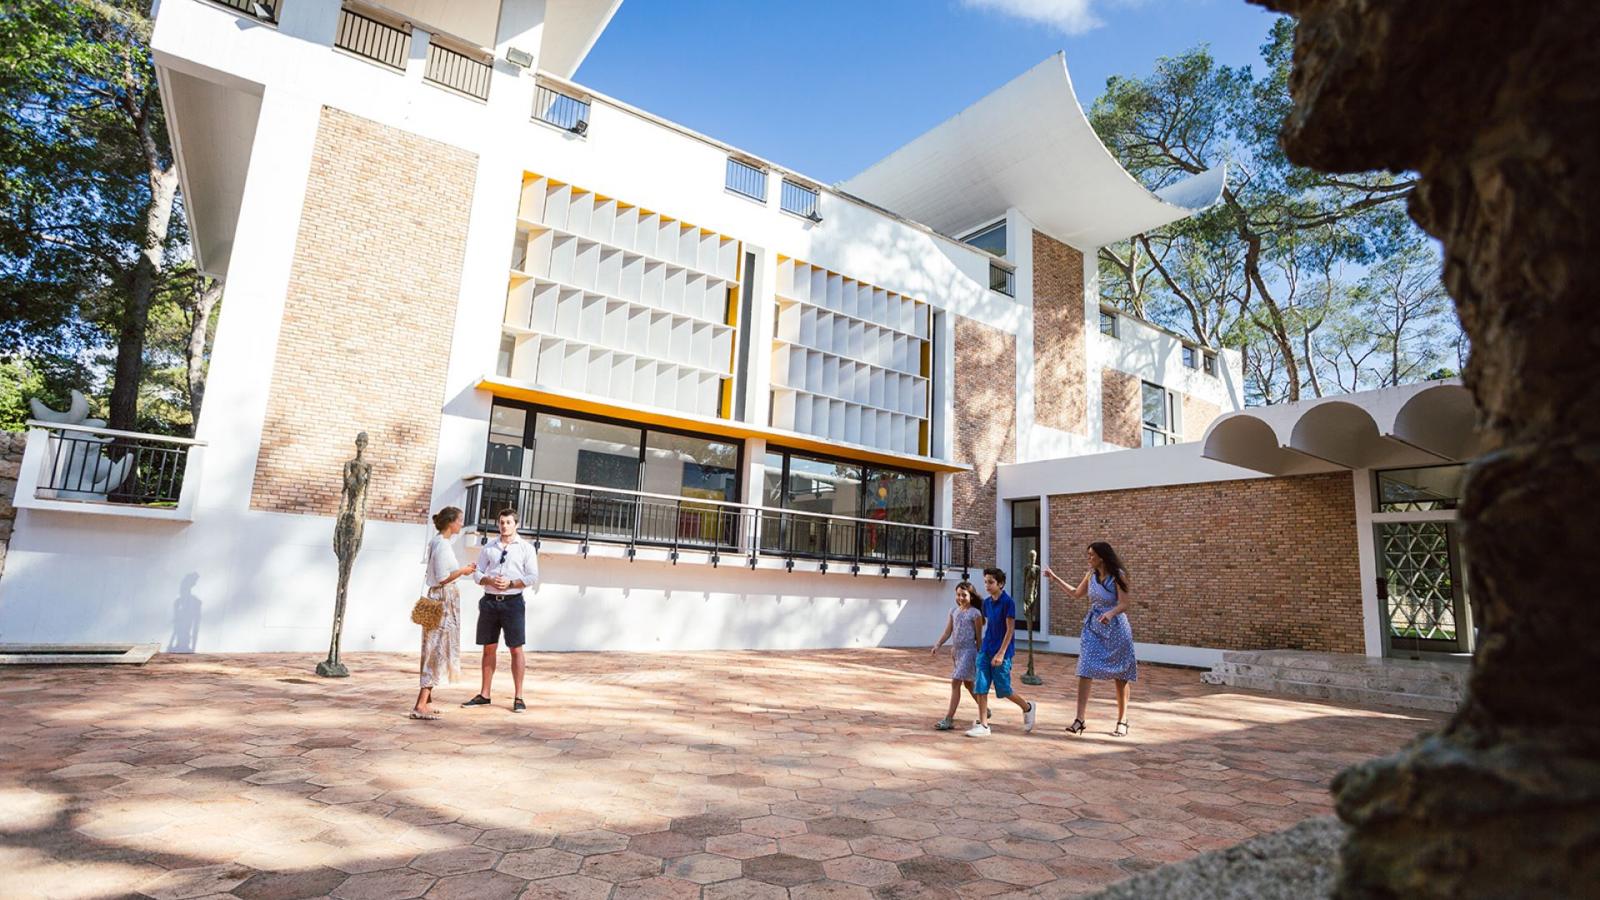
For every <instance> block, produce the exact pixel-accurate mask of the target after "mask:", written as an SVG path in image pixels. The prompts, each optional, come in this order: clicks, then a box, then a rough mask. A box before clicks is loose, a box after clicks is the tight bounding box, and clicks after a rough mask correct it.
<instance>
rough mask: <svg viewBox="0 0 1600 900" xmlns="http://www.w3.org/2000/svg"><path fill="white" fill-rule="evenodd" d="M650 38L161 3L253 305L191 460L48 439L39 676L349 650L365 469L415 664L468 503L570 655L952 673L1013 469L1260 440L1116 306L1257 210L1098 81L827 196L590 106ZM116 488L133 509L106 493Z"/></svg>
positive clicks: (1020, 92)
mask: <svg viewBox="0 0 1600 900" xmlns="http://www.w3.org/2000/svg"><path fill="white" fill-rule="evenodd" d="M617 6H618V0H466V2H450V3H446V2H442V0H388V2H383V3H368V2H354V0H350V2H344V3H340V2H336V0H259V2H243V0H164V2H162V3H161V4H160V8H159V12H158V15H157V17H156V24H155V31H154V36H153V41H152V43H153V47H154V52H155V57H156V62H157V67H158V74H159V78H160V84H161V90H162V97H163V101H164V105H165V108H166V112H167V122H168V124H169V128H170V133H171V137H172V143H173V146H174V148H175V152H176V154H177V158H178V165H179V170H180V172H181V175H182V182H183V192H184V202H185V208H186V210H187V212H188V215H189V218H190V222H191V226H192V232H193V244H194V253H195V256H196V259H197V260H198V262H199V265H200V267H201V268H202V270H203V271H205V272H207V273H209V274H211V275H214V276H217V277H219V278H222V279H225V283H226V291H225V295H224V301H223V307H222V313H221V317H220V322H219V325H218V330H217V336H216V342H215V346H214V349H213V354H212V363H211V369H210V377H209V383H208V386H207V391H206V402H205V408H204V410H203V412H202V415H201V417H200V421H199V423H198V429H197V436H196V439H195V440H194V441H192V442H189V441H171V440H167V439H163V438H158V437H154V436H149V435H121V434H108V433H106V432H105V431H104V429H97V428H93V427H91V426H85V425H73V424H70V423H67V424H63V423H59V422H39V423H36V425H35V427H34V429H33V430H32V431H31V432H30V434H29V436H28V443H27V449H26V454H25V458H24V463H23V472H22V477H21V479H20V480H19V483H18V486H17V490H16V497H15V506H16V507H17V518H16V522H15V528H14V532H13V535H12V538H11V542H10V547H9V552H8V554H7V556H6V557H5V563H4V565H5V569H4V573H3V577H0V642H145V641H156V642H160V643H161V644H162V645H163V646H164V647H166V648H167V649H170V650H202V651H222V650H226V651H240V650H302V651H303V650H316V649H319V648H320V647H322V646H325V644H326V640H327V635H328V629H329V621H330V611H331V606H332V600H333V592H334V582H335V571H336V562H335V558H334V555H333V552H332V548H331V533H332V528H333V517H334V513H335V511H336V508H337V504H338V500H339V490H340V488H339V479H340V472H341V466H342V464H343V461H344V460H345V459H347V458H348V457H349V456H351V455H352V453H353V451H354V445H353V439H354V437H355V434H356V433H357V432H366V433H367V434H368V435H369V436H370V438H371V446H370V448H369V450H368V451H367V456H366V458H367V460H368V461H370V462H371V463H372V464H373V466H374V469H373V480H372V485H371V488H370V491H369V498H368V522H367V525H366V530H365V538H364V543H363V546H362V549H361V551H360V555H359V557H358V558H357V560H356V563H355V570H354V579H353V582H352V585H351V591H350V597H351V600H350V609H349V612H348V619H347V624H346V627H345V644H344V645H345V647H346V649H352V650H360V649H411V648H414V647H415V644H416V632H415V626H413V625H411V624H410V623H409V622H408V621H407V618H406V611H407V610H408V609H409V605H410V602H411V600H412V599H413V598H414V596H415V594H416V592H417V588H418V587H419V585H420V578H421V556H422V550H423V547H424V542H425V537H426V535H427V534H428V531H427V528H428V526H427V524H426V523H427V517H426V514H427V513H428V512H430V511H432V510H436V509H438V508H441V507H444V506H448V505H455V506H460V507H463V508H464V509H465V510H466V514H467V517H468V521H469V523H470V524H472V525H474V526H478V525H483V526H484V527H492V525H491V524H490V523H492V519H493V517H494V514H495V512H496V511H497V510H499V509H500V508H502V507H506V506H510V507H513V508H515V509H517V510H518V511H519V513H520V515H521V520H522V526H523V529H524V532H525V534H527V535H528V536H529V537H530V538H531V539H536V540H537V541H538V542H539V549H540V554H541V562H542V569H543V584H542V585H541V587H540V589H539V591H538V594H537V597H536V598H535V599H534V600H533V601H532V602H531V604H530V613H531V614H530V617H529V619H530V637H529V645H530V646H531V647H533V648H535V649H549V650H567V649H587V648H625V649H641V650H642V649H670V648H685V649H689V648H707V647H752V648H754V647H775V648H777V647H818V646H863V645H880V644H900V645H904V644H914V643H920V642H922V641H925V640H928V639H930V638H931V637H932V636H933V635H934V634H936V633H937V631H938V629H939V627H940V624H941V620H942V618H943V615H944V611H945V608H946V606H947V605H948V602H949V594H950V590H951V587H952V584H953V579H955V578H958V577H960V576H961V575H962V574H964V573H967V572H971V571H975V570H976V569H977V568H980V567H981V566H983V565H989V564H999V565H1001V566H1002V567H1011V566H1012V565H1013V560H1011V558H1010V554H1011V542H1010V541H1007V540H999V539H998V536H999V535H1002V534H1006V533H1007V531H1008V529H1009V528H1010V527H1011V523H1010V515H1011V513H1010V507H1009V505H1007V504H1003V503H1002V502H1001V498H1000V496H999V494H998V493H997V490H996V482H997V470H998V467H999V466H1000V465H1002V464H1007V463H1021V462H1027V461H1029V460H1037V459H1044V458H1051V457H1062V456H1071V455H1078V454H1084V453H1091V452H1097V451H1101V450H1105V449H1110V448H1113V447H1118V446H1139V445H1141V444H1166V443H1172V442H1182V441H1185V440H1194V439H1196V438H1197V437H1199V436H1200V435H1201V434H1202V433H1203V432H1204V430H1205V427H1206V426H1207V425H1208V424H1209V422H1210V421H1211V419H1213V418H1215V417H1216V416H1217V415H1219V414H1221V413H1224V412H1227V411H1231V410H1237V409H1239V408H1240V407H1241V406H1242V400H1241V388H1240V382H1241V378H1240V368H1239V360H1238V358H1237V356H1236V355H1235V354H1233V353H1231V352H1228V351H1217V350H1211V349H1207V348H1203V347H1194V346H1190V345H1186V344H1185V343H1184V342H1183V340H1182V339H1181V338H1179V337H1177V336H1175V335H1172V334H1169V333H1166V332H1163V331H1161V330H1160V329H1157V328H1155V327H1154V326H1151V325H1148V324H1147V323H1143V322H1140V321H1137V320H1134V319H1131V318H1128V317H1125V316H1120V315H1118V314H1116V313H1114V312H1111V311H1103V310H1102V309H1101V308H1100V304H1099V299H1098V288H1097V283H1096V266H1095V258H1096V251H1097V248H1098V247H1099V246H1100V245H1102V244H1105V243H1107V242H1110V241H1114V240H1117V239H1120V238H1123V237H1126V236H1128V235H1130V234H1133V233H1136V232H1139V231H1142V230H1145V229H1148V228H1152V227H1156V226H1159V225H1162V224H1164V223H1167V222H1170V221H1173V220H1175V219H1177V218H1180V217H1182V216H1184V215H1188V214H1190V213H1191V212H1193V211H1194V210H1196V209H1198V208H1200V207H1203V206H1205V205H1206V204H1207V203H1209V202H1211V201H1212V200H1214V199H1215V198H1216V196H1217V193H1218V191H1219V190H1220V188H1221V184H1222V173H1221V172H1220V171H1219V172H1211V173H1206V174H1204V175H1201V176H1197V177H1196V178H1194V179H1192V180H1191V181H1189V182H1186V183H1184V184H1181V185H1178V186H1175V187H1174V188H1172V189H1169V190H1167V191H1164V192H1162V193H1161V194H1160V195H1157V194H1153V193H1151V192H1149V191H1147V190H1145V189H1144V188H1143V187H1141V186H1140V185H1139V184H1138V183H1137V182H1135V181H1134V180H1133V179H1132V178H1131V177H1129V176H1128V174H1127V173H1126V172H1124V171H1123V170H1122V169H1121V168H1120V167H1119V166H1118V165H1117V164H1116V162H1115V160H1114V159H1112V157H1111V156H1110V155H1109V153H1108V152H1107V151H1106V149H1105V148H1104V146H1102V145H1101V144H1100V142H1099V140H1098V139H1097V138H1096V137H1095V135H1094V133H1093V131H1092V129H1091V128H1090V127H1089V124H1088V122H1087V120H1086V119H1085V118H1084V114H1083V111H1082V109H1081V107H1080V106H1079V104H1078V102H1077V99H1076V98H1075V96H1074V94H1073V91H1072V85H1071V82H1070V80H1069V78H1068V75H1067V70H1066V66H1065V61H1064V60H1063V58H1062V57H1060V56H1055V57H1052V58H1050V59H1047V60H1045V61H1044V62H1043V63H1040V64H1039V65H1037V66H1035V67H1034V68H1032V69H1030V70H1029V71H1027V72H1026V73H1024V74H1023V75H1022V76H1021V77H1019V78H1017V79H1016V80H1015V81H1013V82H1011V83H1010V84H1007V85H1005V86H1003V87H1001V88H1000V89H999V90H997V91H995V92H994V93H993V94H991V95H990V96H988V97H986V98H984V99H983V100H981V101H979V102H978V103H976V104H974V105H973V106H972V107H970V108H969V109H966V110H964V111H962V112H960V113H959V114H957V115H956V116H955V117H954V118H952V119H950V120H949V121H948V122H946V123H945V124H943V125H941V126H939V127H937V128H935V129H934V130H932V131H930V132H929V133H927V134H925V135H923V136H921V137H919V138H916V139H915V140H913V141H911V142H910V143H908V144H907V145H905V147H903V148H901V149H900V150H897V151H896V152H894V153H892V154H890V155H889V156H888V157H886V158H885V159H884V160H883V161H881V162H879V163H878V164H876V165H874V166H873V167H871V168H870V169H868V170H867V171H866V172H863V173H862V174H861V175H859V176H857V177H856V178H854V179H851V180H850V181H848V182H845V183H844V184H842V185H840V186H838V187H829V186H827V185H824V184H821V183H819V182H817V181H816V180H814V179H810V178H807V177H806V176H804V175H803V174H801V173H798V172H795V171H792V170H789V169H787V168H785V167H783V166H782V165H780V164H778V163H775V162H772V161H768V160H765V159H761V158H757V157H755V156H752V155H750V154H747V153H744V152H742V151H740V150H738V149H737V148H734V147H730V146H728V145H726V144H723V143H721V142H719V141H717V140H715V139H713V138H710V137H707V136H704V135H701V134H697V133H695V132H693V131H691V130H689V129H686V128H684V127H682V126H679V125H676V124H674V123H672V122H668V121H664V120H662V119H660V118H658V117H656V116H653V115H651V114H649V113H647V112H644V111H642V110H639V109H636V108H634V107H632V106H629V105H628V104H627V103H626V102H623V101H620V100H616V99H612V98H609V97H605V96H601V95H599V94H596V93H595V92H593V91H590V90H588V89H587V88H585V87H583V86H582V85H581V84H579V83H577V82H575V81H573V80H572V78H573V76H574V73H575V72H576V70H577V68H578V66H579V64H580V63H581V62H582V60H583V58H584V56H585V55H586V54H587V52H588V51H589V49H590V47H592V46H593V45H594V43H595V41H596V40H598V39H599V38H600V35H601V32H602V31H603V30H604V28H605V26H606V24H607V22H608V21H609V20H610V18H611V17H612V16H613V15H614V14H616V12H617ZM108 438H109V439H110V440H109V441H107V440H106V439H108ZM91 440H93V441H100V443H95V444H94V445H93V446H92V447H86V446H85V443H84V442H85V441H91ZM74 453H76V456H74ZM85 453H96V454H106V462H107V464H108V465H109V464H111V463H116V465H117V466H119V467H120V469H119V470H120V471H126V472H127V473H128V474H127V475H126V477H124V478H122V479H120V480H119V481H118V483H116V484H111V485H99V487H101V488H103V490H100V491H99V492H98V493H87V492H85V491H83V490H76V491H74V490H73V489H72V488H73V487H74V486H72V485H68V484H66V482H65V480H64V479H67V478H68V477H69V476H70V474H71V473H70V471H65V470H63V468H62V465H63V463H62V460H64V459H77V460H79V461H80V462H79V468H83V465H82V460H83V459H84V458H85V456H84V454H85ZM129 456H132V457H134V459H135V462H134V464H133V465H131V466H129V465H128V464H127V463H126V462H124V460H126V458H128V457H129ZM69 468H70V467H69ZM102 468H104V467H102ZM97 471H98V470H97ZM107 471H109V469H107ZM469 540H472V541H475V540H476V535H472V536H470V537H469ZM67 573H71V574H70V576H69V577H64V576H67ZM68 581H70V587H69V586H67V584H66V582H68ZM467 594H468V598H467V599H468V607H469V609H468V611H467V612H466V616H467V618H468V619H469V623H468V624H469V630H470V619H471V617H472V612H471V610H470V606H471V600H472V599H473V598H474V597H475V591H473V590H471V589H469V590H468V591H467Z"/></svg>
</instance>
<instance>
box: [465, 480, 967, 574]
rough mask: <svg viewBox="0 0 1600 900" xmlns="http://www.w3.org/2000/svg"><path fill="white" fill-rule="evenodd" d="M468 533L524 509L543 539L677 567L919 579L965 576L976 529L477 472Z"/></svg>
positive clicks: (531, 530) (527, 527)
mask: <svg viewBox="0 0 1600 900" xmlns="http://www.w3.org/2000/svg"><path fill="white" fill-rule="evenodd" d="M464 506H465V510H466V527H467V528H468V529H469V530H470V529H478V530H482V531H493V530H494V528H495V517H496V515H497V514H498V513H499V511H500V510H502V509H506V508H510V509H514V510H516V511H517V520H518V521H519V522H520V523H521V529H520V530H521V531H522V533H524V534H527V535H529V536H530V537H532V538H534V540H535V541H540V540H544V539H552V540H567V541H576V542H578V543H579V544H580V545H581V547H582V551H583V553H584V554H585V555H587V554H588V552H589V546H590V545H591V544H609V545H614V546H622V547H625V548H626V549H627V556H628V558H629V559H632V558H634V556H635V555H636V552H637V550H638V549H639V548H642V547H649V548H656V549H661V550H666V551H667V558H668V559H670V560H671V561H672V562H674V563H677V562H678V561H679V560H680V558H682V554H683V552H684V551H692V552H694V553H697V554H699V555H698V556H697V557H696V559H703V560H704V561H706V562H709V563H711V564H712V565H714V566H715V565H719V564H722V563H724V562H729V563H732V562H738V563H740V564H744V565H748V566H749V567H751V568H755V567H756V566H757V564H758V562H759V560H760V559H761V558H767V559H779V560H782V561H783V562H784V565H785V567H786V568H788V569H790V570H793V568H794V566H795V563H796V562H799V561H806V562H811V563H814V564H816V565H817V566H818V568H819V569H820V570H822V571H824V572H827V571H835V572H843V573H848V574H854V575H870V574H878V575H888V574H889V573H890V569H891V568H908V569H910V570H911V574H912V576H913V577H915V576H916V574H917V573H918V572H919V571H921V570H923V569H932V570H933V572H934V575H935V576H936V577H939V578H943V577H944V574H945V572H946V571H952V572H960V573H961V575H962V577H966V576H967V574H968V573H969V571H970V569H971V565H972V537H973V532H969V531H961V530H957V529H949V528H932V527H929V526H926V525H911V524H905V523H900V522H886V521H881V520H875V519H853V518H848V517H845V516H833V515H826V514H823V513H813V512H804V511H800V510H790V509H770V508H767V507H759V506H746V505H744V504H739V503H727V502H723V501H717V500H701V499H697V498H694V497H674V496H671V495H667V494H650V493H645V492H642V491H624V490H617V489H614V488H602V487H591V486H585V485H577V484H566V483H561V482H549V481H539V480H536V479H528V478H511V477H497V476H494V475H475V476H472V477H471V478H468V479H467V496H466V502H465V504H464Z"/></svg>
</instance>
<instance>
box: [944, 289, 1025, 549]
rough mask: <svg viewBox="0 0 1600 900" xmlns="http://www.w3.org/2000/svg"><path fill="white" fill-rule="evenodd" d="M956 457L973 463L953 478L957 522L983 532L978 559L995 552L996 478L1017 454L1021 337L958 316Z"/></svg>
mask: <svg viewBox="0 0 1600 900" xmlns="http://www.w3.org/2000/svg"><path fill="white" fill-rule="evenodd" d="M955 348H956V351H955V360H956V362H955V379H954V401H955V422H954V425H953V430H954V432H955V434H954V445H953V449H954V451H955V460H956V461H957V462H961V463H966V464H968V465H970V466H972V471H971V472H960V473H957V474H956V475H954V476H953V485H952V493H953V494H954V516H953V520H954V525H955V527H956V528H966V529H971V530H973V531H976V532H978V536H977V537H976V538H974V544H973V548H972V553H973V560H972V561H973V563H974V564H975V565H987V564H988V563H989V562H990V561H991V560H993V559H994V553H995V521H994V519H995V503H996V493H995V492H996V490H997V487H998V485H997V484H996V477H997V476H998V474H999V471H998V470H999V465H1000V464H1001V463H1008V462H1013V461H1015V460H1016V458H1017V391H1016V383H1017V381H1016V379H1017V338H1016V336H1015V335H1011V334H1006V333H1005V332H1003V331H1001V330H999V329H998V328H992V327H990V326H988V325H985V324H983V323H982V322H978V321H975V320H973V319H968V318H965V317H963V316H956V317H955Z"/></svg>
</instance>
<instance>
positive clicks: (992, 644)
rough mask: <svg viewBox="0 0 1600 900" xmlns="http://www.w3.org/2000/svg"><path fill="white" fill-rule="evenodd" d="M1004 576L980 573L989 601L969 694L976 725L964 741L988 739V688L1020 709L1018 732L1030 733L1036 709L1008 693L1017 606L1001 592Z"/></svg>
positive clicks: (995, 572)
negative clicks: (974, 701) (975, 708)
mask: <svg viewBox="0 0 1600 900" xmlns="http://www.w3.org/2000/svg"><path fill="white" fill-rule="evenodd" d="M1005 584H1006V573H1004V572H1002V571H1000V570H999V569H996V568H992V567H991V568H988V569H984V570H983V587H984V589H985V590H987V591H988V592H989V598H988V599H987V600H984V601H983V645H982V646H980V647H979V648H978V677H977V678H976V679H975V683H974V685H973V693H975V694H977V695H978V721H976V722H974V723H973V725H972V727H971V728H969V729H967V737H988V735H989V724H988V723H989V685H991V684H992V685H994V695H995V696H996V697H1004V698H1005V699H1007V700H1010V701H1011V702H1012V703H1015V704H1016V705H1017V706H1018V707H1020V708H1021V709H1022V730H1023V731H1025V732H1028V731H1033V723H1034V712H1035V710H1037V709H1038V706H1037V705H1036V704H1033V703H1029V702H1028V700H1027V698H1026V697H1023V696H1022V695H1021V694H1018V693H1015V692H1014V691H1012V690H1011V657H1012V655H1014V654H1015V653H1016V652H1017V647H1016V644H1015V643H1014V642H1013V641H1012V640H1011V638H1012V635H1013V634H1014V633H1015V631H1016V628H1017V604H1016V603H1014V602H1013V601H1012V600H1011V595H1010V594H1008V593H1006V591H1005Z"/></svg>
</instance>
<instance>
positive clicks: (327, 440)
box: [250, 108, 477, 521]
mask: <svg viewBox="0 0 1600 900" xmlns="http://www.w3.org/2000/svg"><path fill="white" fill-rule="evenodd" d="M476 173H477V157H476V156H475V155H474V154H471V153H468V152H466V151H463V150H459V149H456V148H453V147H449V146H447V145H445V144H441V143H437V142H434V141H430V140H427V139H425V138H421V137H418V136H417V135H414V134H410V133H407V132H404V131H399V130H396V129H393V128H389V127H387V126H384V125H380V124H378V123H376V122H372V121H370V120H367V119H362V118H359V117H357V116H353V115H350V114H349V113H345V112H341V111H339V110H336V109H331V108H325V109H324V110H323V112H322V121H321V123H320V125H319V127H318V131H317V140H316V147H315V150H314V156H313V159H312V162H311V176H310V182H309V183H308V184H307V186H306V202H305V210H304V212H303V213H302V215H301V219H300V231H299V236H298V239H297V243H296V247H295V256H294V263H293V267H292V269H291V272H290V276H289V290H288V296H287V298H286V301H285V304H284V311H283V330H282V332H281V333H280V335H279V337H278V350H277V357H276V361H275V363H274V367H273V372H272V385H271V389H270V395H269V398H268V401H267V415H266V421H265V426H264V429H263V432H262V436H261V451H260V456H259V457H258V459H257V461H256V471H255V484H254V487H253V490H252V493H251V498H250V506H251V508H253V509H261V510H272V511H276V512H293V513H316V514H323V515H332V514H333V513H335V512H336V511H337V509H338V505H339V493H340V483H339V473H340V466H341V463H342V462H343V461H344V460H346V459H348V458H349V457H350V456H352V455H353V454H354V453H355V444H354V440H355V435H356V432H358V431H366V432H367V433H368V435H369V436H370V437H371V439H372V443H371V446H370V448H369V449H368V458H369V459H370V461H371V462H372V463H373V466H374V469H373V479H372V488H371V493H370V494H369V497H368V504H367V513H368V515H369V516H370V517H371V518H373V519H377V520H389V521H422V520H423V519H424V518H425V517H426V515H427V512H428V501H429V496H430V493H431V491H432V485H433V467H434V462H435V458H436V455H437V450H438V447H437V445H438V437H439V421H440V409H441V406H442V404H443V398H444V377H445V366H446V362H447V359H448V356H449V350H450V337H451V331H452V329H453V327H454V323H455V319H456V300H457V295H458V294H459V292H460V284H461V270H462V261H463V257H464V255H465V252H466V236H467V225H468V218H469V215H470V211H471V205H472V196H473V185H474V181H475V179H476Z"/></svg>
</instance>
